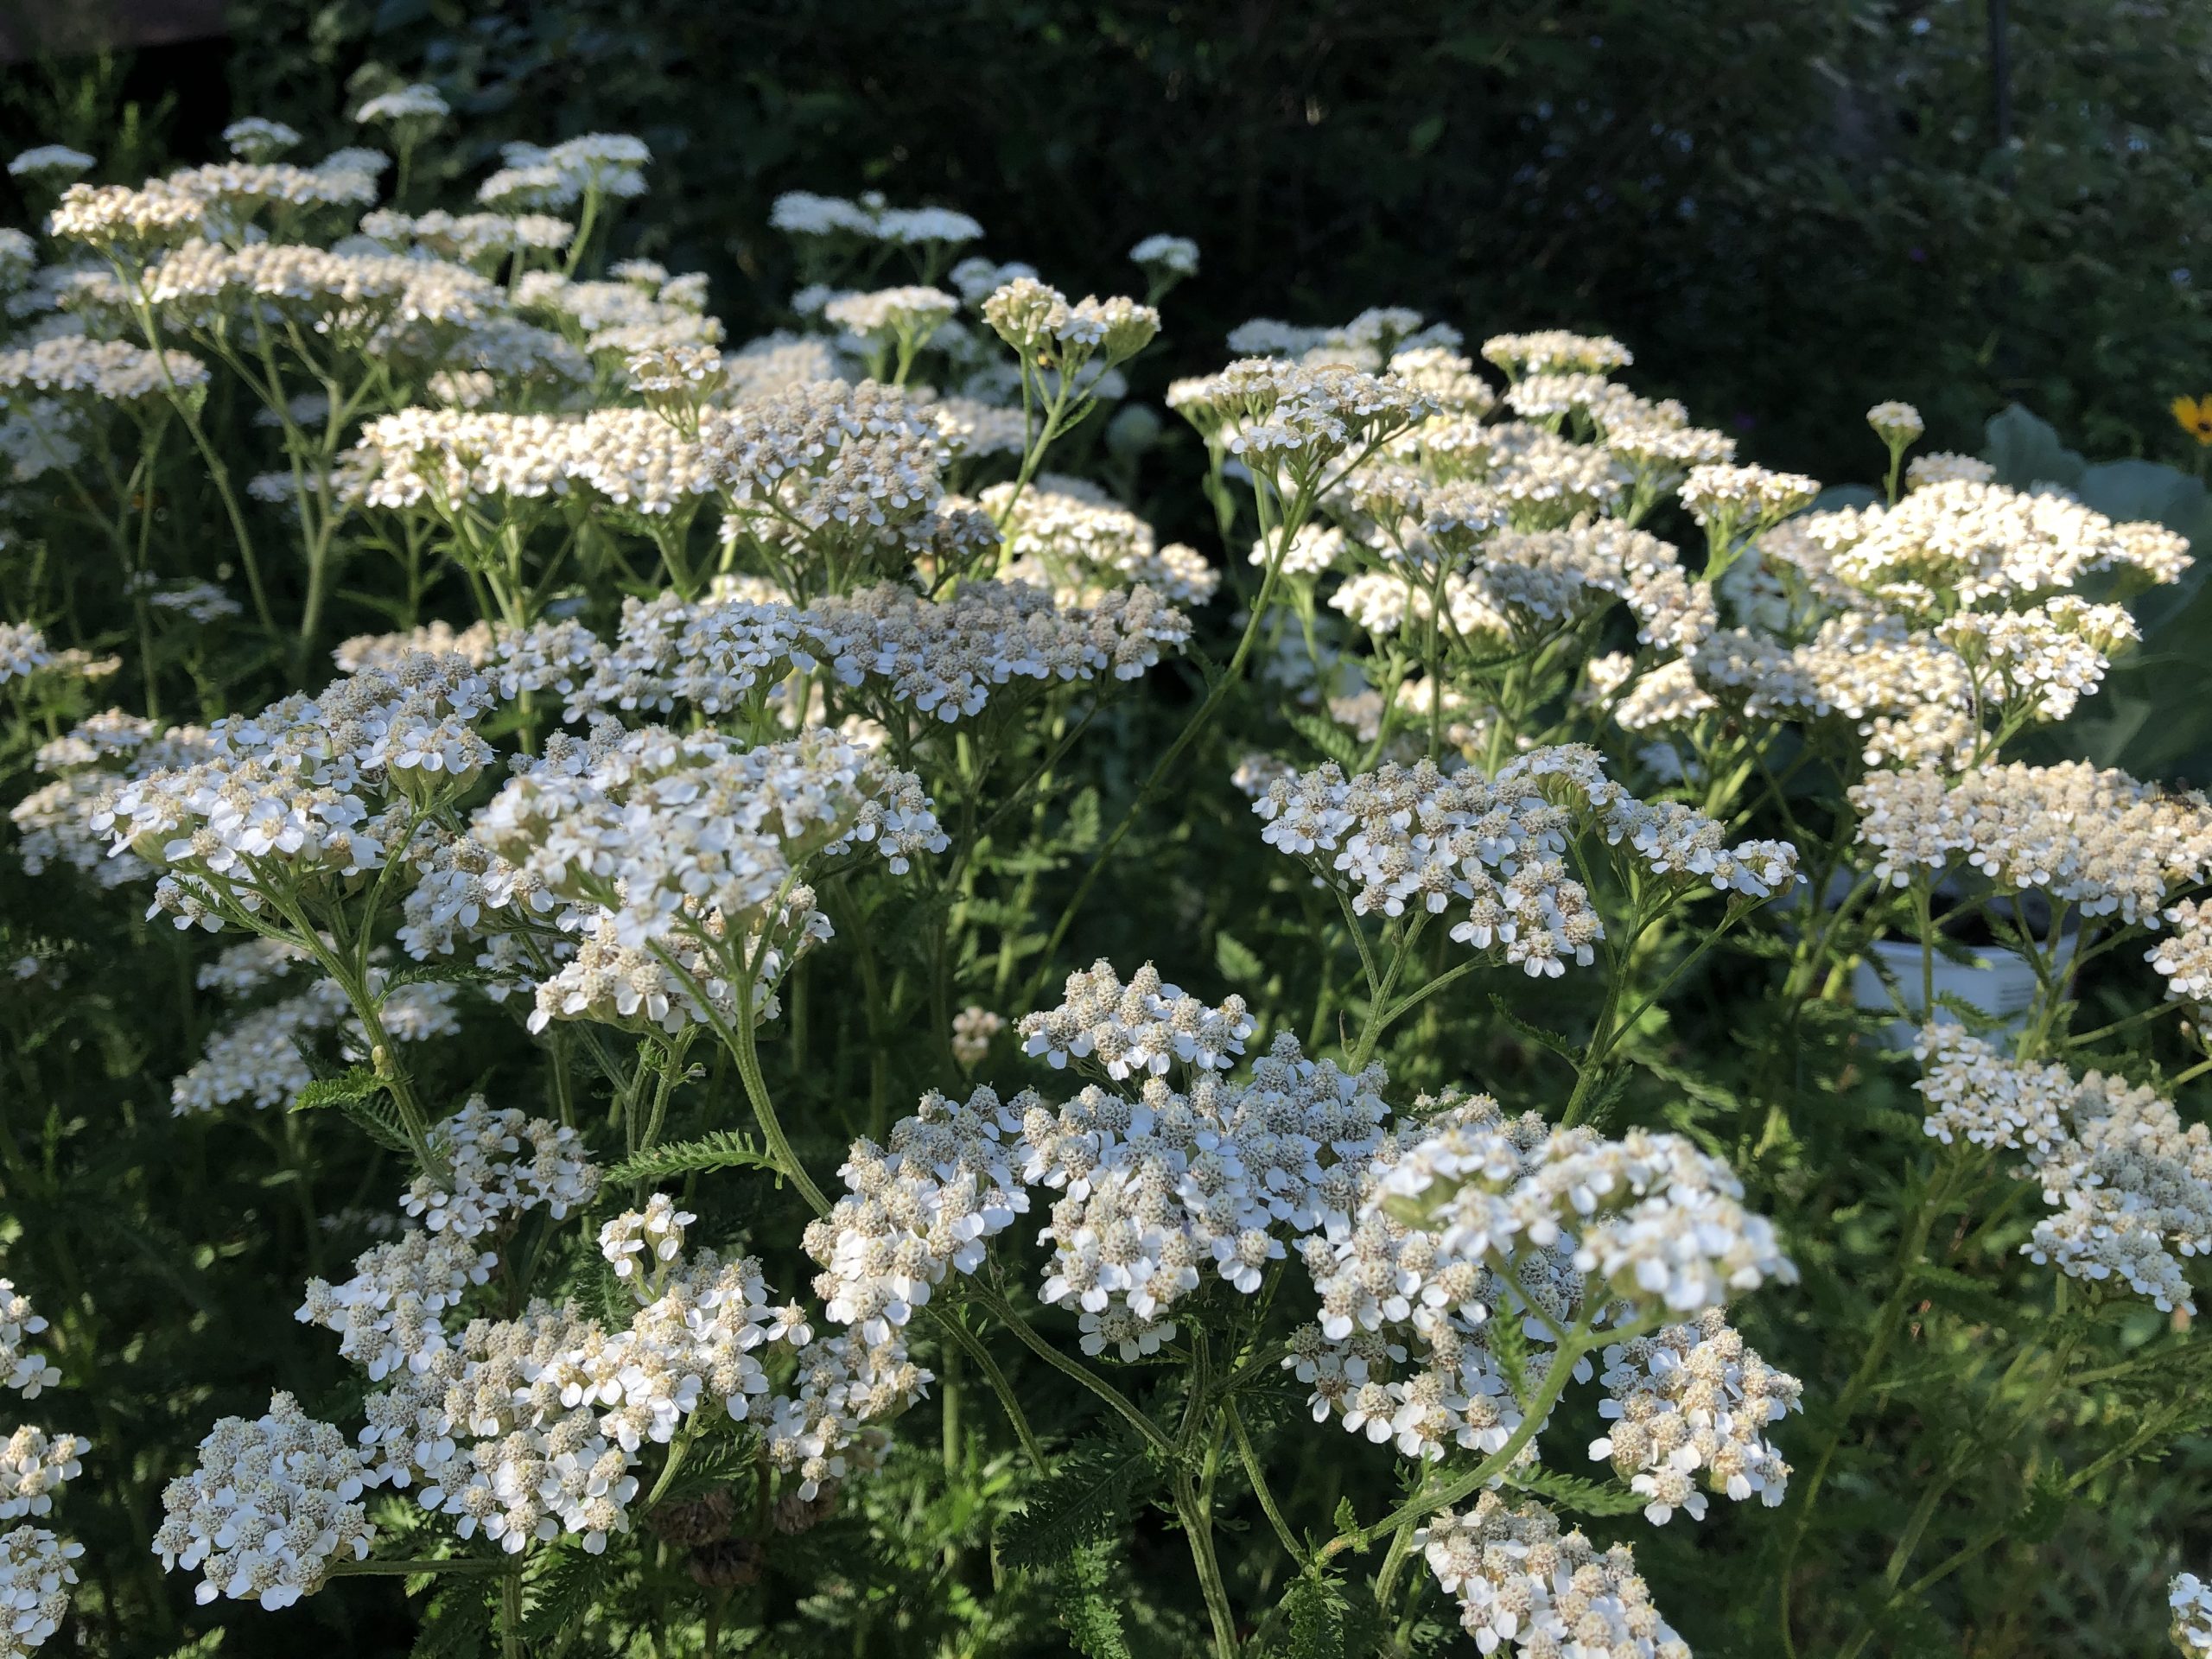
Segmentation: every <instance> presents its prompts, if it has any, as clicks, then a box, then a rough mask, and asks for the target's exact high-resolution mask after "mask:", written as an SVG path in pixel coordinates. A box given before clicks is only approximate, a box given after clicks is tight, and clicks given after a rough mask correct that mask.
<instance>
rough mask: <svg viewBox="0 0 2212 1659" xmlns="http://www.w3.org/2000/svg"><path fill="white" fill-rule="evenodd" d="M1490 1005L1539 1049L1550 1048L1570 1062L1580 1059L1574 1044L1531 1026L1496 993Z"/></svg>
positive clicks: (1541, 1028) (1539, 1027)
mask: <svg viewBox="0 0 2212 1659" xmlns="http://www.w3.org/2000/svg"><path fill="white" fill-rule="evenodd" d="M1490 1005H1491V1007H1493V1008H1495V1009H1497V1017H1498V1018H1499V1019H1501V1020H1504V1021H1505V1023H1506V1024H1507V1025H1509V1026H1510V1027H1513V1029H1514V1030H1515V1031H1516V1032H1518V1033H1520V1034H1521V1035H1522V1036H1523V1037H1525V1038H1527V1039H1529V1041H1530V1042H1532V1043H1534V1044H1535V1045H1536V1046H1538V1047H1539V1048H1548V1049H1549V1050H1550V1051H1551V1052H1553V1053H1554V1054H1557V1055H1559V1056H1560V1057H1561V1058H1566V1059H1569V1060H1573V1059H1576V1058H1578V1057H1577V1055H1576V1052H1575V1047H1574V1045H1573V1044H1572V1043H1570V1042H1568V1041H1567V1039H1566V1038H1564V1037H1562V1036H1560V1034H1559V1033H1557V1032H1555V1031H1547V1030H1545V1029H1544V1028H1543V1027H1541V1026H1536V1025H1531V1024H1530V1023H1529V1021H1528V1020H1523V1019H1522V1017H1521V1016H1520V1015H1519V1014H1516V1013H1514V1012H1513V1010H1512V1009H1511V1008H1510V1007H1507V1006H1506V1002H1505V999H1504V998H1503V997H1502V996H1500V995H1498V994H1497V992H1496V991H1492V992H1491V994H1490Z"/></svg>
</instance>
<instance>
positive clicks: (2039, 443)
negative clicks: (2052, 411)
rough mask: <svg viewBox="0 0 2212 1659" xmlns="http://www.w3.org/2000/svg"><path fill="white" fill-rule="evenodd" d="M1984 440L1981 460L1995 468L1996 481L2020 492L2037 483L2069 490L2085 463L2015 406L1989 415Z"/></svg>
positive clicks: (2051, 430) (2051, 431)
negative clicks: (1985, 438)
mask: <svg viewBox="0 0 2212 1659" xmlns="http://www.w3.org/2000/svg"><path fill="white" fill-rule="evenodd" d="M1984 431H1985V433H1986V435H1987V438H1988V444H1987V447H1986V448H1984V449H1983V451H1982V457H1983V459H1985V460H1986V461H1988V462H1989V463H1990V464H1991V465H1992V466H1993V467H1996V468H1997V481H1998V482H1999V484H2006V485H2010V486H2012V488H2014V489H2016V490H2024V489H2027V488H2029V487H2030V486H2032V485H2037V484H2061V485H2063V486H2065V487H2067V488H2068V489H2069V490H2070V489H2072V488H2073V487H2074V486H2075V485H2076V484H2077V483H2079V482H2080V481H2081V478H2082V470H2083V467H2084V466H2085V465H2086V463H2085V462H2084V461H2082V457H2081V456H2080V455H2079V454H2076V453H2075V451H2073V450H2071V449H2069V448H2067V447H2066V446H2065V445H2064V444H2063V443H2061V442H2059V441H2058V431H2057V429H2056V428H2055V427H2053V426H2052V425H2051V423H2050V422H2049V421H2046V420H2043V419H2041V418H2039V417H2037V416H2034V415H2031V414H2030V413H2029V412H2028V411H2027V410H2024V409H2023V408H2022V407H2021V406H2020V405H2019V404H2012V405H2011V406H2010V407H2008V408H2007V409H2006V410H2005V412H2004V413H2003V414H2001V415H1997V416H1992V417H1991V419H1990V422H1989V424H1988V426H1987V427H1986V428H1985V429H1984Z"/></svg>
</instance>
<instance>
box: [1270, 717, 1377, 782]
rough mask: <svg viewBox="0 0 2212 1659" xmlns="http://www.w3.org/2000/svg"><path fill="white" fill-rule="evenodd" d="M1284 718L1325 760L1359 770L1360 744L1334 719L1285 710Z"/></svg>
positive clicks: (1346, 769) (1347, 769) (1349, 769)
mask: <svg viewBox="0 0 2212 1659" xmlns="http://www.w3.org/2000/svg"><path fill="white" fill-rule="evenodd" d="M1283 719H1284V720H1285V721H1287V722H1288V723H1289V726H1290V729H1291V730H1293V731H1294V732H1296V733H1297V734H1299V735H1300V737H1302V738H1304V739H1305V740H1306V741H1307V742H1308V743H1310V744H1311V745H1313V747H1314V748H1315V749H1316V750H1317V751H1318V752H1319V753H1320V754H1321V755H1322V757H1323V758H1324V759H1325V760H1333V761H1335V762H1336V763H1337V764H1338V766H1342V767H1343V768H1344V770H1345V771H1346V772H1357V771H1358V770H1359V762H1360V753H1359V744H1358V742H1357V741H1356V740H1355V739H1354V738H1353V736H1352V734H1351V733H1350V732H1348V731H1346V730H1344V728H1343V727H1341V726H1339V725H1338V724H1337V723H1336V722H1335V721H1332V720H1324V719H1323V718H1322V717H1321V716H1320V715H1300V714H1294V713H1292V712H1291V711H1290V710H1288V709H1285V710H1284V711H1283Z"/></svg>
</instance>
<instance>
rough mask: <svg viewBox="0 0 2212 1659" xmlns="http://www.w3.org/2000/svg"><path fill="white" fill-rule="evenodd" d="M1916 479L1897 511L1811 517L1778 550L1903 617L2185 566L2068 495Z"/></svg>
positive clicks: (2177, 544) (2170, 550)
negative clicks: (1813, 562) (1816, 565)
mask: <svg viewBox="0 0 2212 1659" xmlns="http://www.w3.org/2000/svg"><path fill="white" fill-rule="evenodd" d="M1915 464H1916V465H1918V464H1919V463H1917V462H1916V463H1915ZM1797 528H1798V532H1799V534H1798V536H1797V537H1794V538H1792V539H1790V540H1789V541H1787V542H1784V543H1780V544H1779V545H1781V546H1782V547H1783V548H1784V549H1785V550H1789V549H1796V548H1799V547H1802V546H1805V545H1807V544H1811V545H1815V546H1817V547H1818V548H1819V549H1820V550H1821V551H1822V553H1823V554H1824V555H1825V557H1826V560H1827V564H1828V567H1829V568H1830V569H1832V570H1833V572H1834V575H1836V576H1837V577H1838V578H1839V579H1840V580H1841V581H1843V582H1847V583H1848V584H1850V585H1851V586H1852V587H1853V588H1856V589H1858V590H1859V592H1861V593H1862V594H1866V595H1867V596H1868V597H1869V598H1870V599H1872V601H1875V602H1877V603H1878V604H1879V605H1881V606H1882V607H1885V608H1887V609H1890V610H1892V611H1895V612H1897V613H1902V614H1906V615H1912V616H1923V615H1942V614H1946V613H1949V612H1951V611H1953V610H1957V609H1972V608H1976V607H1981V606H1983V605H1985V604H1986V602H1988V601H1998V602H1999V604H2002V605H2007V606H2009V605H2012V604H2013V603H2015V602H2018V601H2023V600H2032V599H2034V598H2036V597H2037V596H2039V595H2042V594H2047V593H2049V592H2050V591H2051V590H2053V589H2063V588H2073V587H2075V586H2076V585H2078V584H2079V583H2080V582H2082V579H2083V578H2084V577H2086V576H2088V575H2093V574H2094V573H2096V572H2099V571H2103V570H2110V569H2116V568H2120V567H2127V568H2130V569H2135V570H2137V571H2139V572H2140V573H2141V574H2142V575H2144V576H2145V577H2147V578H2148V579H2149V580H2150V581H2152V582H2173V581H2175V580H2177V578H2178V577H2179V576H2180V575H2181V574H2182V572H2183V571H2184V570H2186V569H2188V568H2189V565H2190V556H2189V551H2188V549H2189V543H2188V542H2187V541H2186V540H2185V539H2183V537H2180V536H2178V535H2177V534H2175V533H2174V532H2173V531H2167V530H2164V529H2163V528H2162V527H2160V526H2158V525H2157V524H2114V523H2113V521H2112V520H2111V519H2109V518H2106V517H2105V516H2104V515H2103V514H2102V513H2101V512H2094V511H2093V510H2092V509H2090V508H2088V507H2087V506H2084V505H2082V503H2081V502H2079V501H2077V500H2075V499H2074V498H2073V497H2071V496H2069V495H2065V494H2054V493H2027V492H2023V491H2019V490H2012V489H2007V488H2006V487H2005V486H2003V485H2000V484H1993V483H1989V482H1986V481H1980V480H1975V479H1973V478H1971V477H1967V476H1955V477H1950V478H1946V479H1941V480H1938V479H1935V478H1932V477H1929V475H1928V474H1923V481H1921V482H1920V483H1918V484H1917V486H1916V487H1915V488H1914V489H1913V490H1912V491H1911V492H1910V493H1909V494H1907V495H1906V496H1905V498H1904V499H1903V500H1902V501H1900V502H1898V503H1897V505H1896V506H1894V507H1885V506H1881V505H1869V506H1865V507H1859V508H1847V509H1844V510H1842V511H1839V512H1821V513H1813V514H1810V515H1808V517H1807V518H1805V519H1804V520H1803V521H1802V523H1801V524H1799V526H1798V527H1797Z"/></svg>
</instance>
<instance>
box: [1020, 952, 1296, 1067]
mask: <svg viewBox="0 0 2212 1659" xmlns="http://www.w3.org/2000/svg"><path fill="white" fill-rule="evenodd" d="M1019 1029H1020V1033H1021V1038H1022V1045H1023V1050H1024V1052H1027V1053H1029V1054H1033V1055H1039V1056H1041V1057H1042V1058H1044V1059H1045V1060H1046V1062H1047V1063H1048V1064H1049V1065H1052V1067H1053V1068H1054V1069H1055V1070H1058V1069H1059V1068H1061V1067H1063V1066H1065V1065H1067V1063H1068V1062H1069V1061H1070V1060H1071V1059H1077V1060H1090V1061H1092V1062H1094V1063H1095V1064H1096V1065H1097V1066H1099V1067H1100V1068H1101V1069H1102V1070H1103V1071H1105V1073H1106V1075H1107V1076H1108V1077H1113V1078H1115V1079H1116V1080H1120V1079H1122V1078H1126V1077H1131V1076H1143V1075H1147V1074H1149V1075H1151V1076H1153V1077H1162V1076H1165V1075H1166V1072H1167V1070H1168V1068H1169V1067H1170V1066H1171V1065H1174V1064H1176V1063H1178V1062H1180V1063H1182V1064H1183V1065H1189V1066H1193V1067H1198V1068H1201V1069H1206V1070H1216V1071H1218V1070H1224V1069H1226V1068H1227V1067H1228V1066H1229V1065H1230V1063H1231V1060H1232V1058H1233V1057H1234V1056H1236V1055H1238V1054H1241V1053H1243V1052H1244V1039H1246V1038H1247V1037H1249V1036H1250V1035H1251V1034H1252V1030H1253V1022H1252V1018H1251V1015H1250V1014H1249V1013H1248V1012H1247V1011H1246V1009H1245V1007H1244V999H1243V997H1241V996H1236V995H1231V996H1230V997H1228V998H1226V999H1225V1000H1224V1001H1223V1002H1222V1003H1221V1004H1220V1006H1218V1007H1207V1006H1206V1005H1205V1003H1203V1002H1201V1001H1198V999H1197V998H1196V997H1194V996H1192V995H1190V994H1189V993H1188V992H1186V991H1185V990H1184V989H1183V988H1182V987H1180V986H1179V985H1171V984H1169V983H1168V982H1166V981H1165V980H1163V979H1161V978H1160V974H1159V972H1158V970H1157V969H1154V967H1153V965H1152V964H1151V963H1146V964H1145V965H1144V966H1143V967H1142V968H1141V969H1138V970H1137V972H1136V974H1135V976H1133V977H1132V978H1131V979H1130V980H1129V982H1128V984H1126V985H1124V984H1123V983H1122V979H1121V976H1119V975H1118V974H1116V972H1115V971H1114V968H1113V964H1112V963H1109V962H1105V961H1103V960H1102V961H1100V962H1097V963H1093V964H1092V965H1091V968H1090V971H1089V972H1088V973H1075V974H1070V975H1069V976H1068V981H1067V986H1066V995H1065V998H1064V999H1063V1000H1062V1001H1061V1002H1060V1004H1059V1006H1058V1007H1055V1008H1052V1009H1050V1010H1048V1011H1046V1012H1044V1013H1039V1014H1024V1015H1023V1016H1022V1018H1021V1022H1020V1027H1019Z"/></svg>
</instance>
